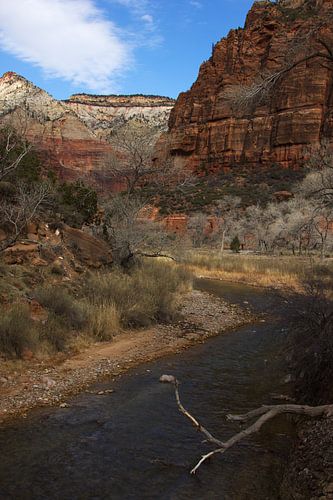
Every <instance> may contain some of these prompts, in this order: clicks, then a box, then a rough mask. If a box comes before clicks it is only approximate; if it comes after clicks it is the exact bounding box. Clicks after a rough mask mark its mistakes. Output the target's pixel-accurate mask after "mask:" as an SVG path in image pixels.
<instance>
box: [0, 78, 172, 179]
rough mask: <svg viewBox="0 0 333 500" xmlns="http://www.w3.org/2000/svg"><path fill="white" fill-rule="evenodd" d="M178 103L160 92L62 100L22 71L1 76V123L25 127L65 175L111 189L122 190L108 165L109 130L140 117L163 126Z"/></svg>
mask: <svg viewBox="0 0 333 500" xmlns="http://www.w3.org/2000/svg"><path fill="white" fill-rule="evenodd" d="M172 105H173V100H172V99H168V98H162V97H158V96H147V97H146V96H89V95H85V94H79V95H76V96H72V97H71V98H70V99H69V100H68V101H57V100H56V99H54V98H53V97H52V96H50V95H49V94H48V93H47V92H45V91H44V90H42V89H40V88H38V87H36V86H35V85H33V84H32V83H31V82H29V81H28V80H26V79H25V78H23V77H22V76H20V75H17V74H16V73H13V72H7V73H5V74H4V75H3V76H2V78H0V120H1V122H2V123H6V122H10V123H11V124H14V125H15V126H16V127H17V128H18V129H19V130H20V131H22V132H23V133H24V134H25V135H26V136H27V137H28V139H29V140H30V141H31V142H32V143H33V144H34V145H35V147H36V149H37V150H39V151H40V152H41V153H42V156H43V163H44V165H46V167H49V168H51V169H53V170H55V171H56V172H57V173H58V175H59V176H60V178H62V179H66V180H75V179H86V180H87V181H88V182H91V183H96V185H97V186H98V185H99V186H103V187H107V188H115V189H117V183H116V182H114V181H110V180H109V179H108V176H107V173H106V169H105V165H106V163H107V156H108V154H109V153H110V151H111V148H110V145H109V144H108V142H107V141H106V140H105V138H106V136H107V135H108V133H110V131H111V130H112V129H113V128H114V127H117V126H119V124H122V123H124V121H126V120H128V119H130V118H134V117H135V118H137V119H143V120H145V121H147V122H149V123H152V124H153V125H155V126H160V127H161V129H163V128H165V127H166V123H167V121H168V117H169V114H170V110H171V107H172ZM22 109H23V113H22ZM24 110H26V111H27V112H26V113H25V111H24ZM113 184H115V185H114V186H113Z"/></svg>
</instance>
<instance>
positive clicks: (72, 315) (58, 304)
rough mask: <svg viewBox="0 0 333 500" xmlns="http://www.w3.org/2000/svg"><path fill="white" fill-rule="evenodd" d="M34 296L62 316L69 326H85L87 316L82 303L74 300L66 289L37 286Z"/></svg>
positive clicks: (44, 305)
mask: <svg viewBox="0 0 333 500" xmlns="http://www.w3.org/2000/svg"><path fill="white" fill-rule="evenodd" d="M35 298H36V300H37V301H38V302H39V303H40V304H41V305H42V306H43V307H46V308H47V309H49V310H50V311H52V312H53V313H54V314H55V315H56V316H60V317H62V318H63V319H64V320H65V321H66V323H67V324H68V325H69V326H70V327H72V328H75V329H78V330H80V329H82V328H84V327H85V326H86V324H87V320H88V316H87V311H86V310H85V307H84V305H83V304H80V303H79V302H78V301H76V300H75V299H74V298H73V297H72V296H71V295H70V294H69V293H68V292H67V290H65V289H63V288H60V287H57V288H56V287H54V288H53V287H45V288H39V289H37V290H36V292H35Z"/></svg>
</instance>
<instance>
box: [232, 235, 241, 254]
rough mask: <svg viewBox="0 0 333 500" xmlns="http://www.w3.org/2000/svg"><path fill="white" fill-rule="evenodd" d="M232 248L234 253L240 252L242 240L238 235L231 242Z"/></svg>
mask: <svg viewBox="0 0 333 500" xmlns="http://www.w3.org/2000/svg"><path fill="white" fill-rule="evenodd" d="M230 250H232V251H233V252H234V253H239V251H240V241H239V238H238V236H235V237H234V238H233V240H232V242H231V243H230Z"/></svg>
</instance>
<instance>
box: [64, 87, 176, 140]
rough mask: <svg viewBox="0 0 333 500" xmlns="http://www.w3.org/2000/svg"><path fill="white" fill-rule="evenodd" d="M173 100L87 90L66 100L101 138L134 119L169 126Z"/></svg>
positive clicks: (165, 127)
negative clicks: (97, 93) (106, 94)
mask: <svg viewBox="0 0 333 500" xmlns="http://www.w3.org/2000/svg"><path fill="white" fill-rule="evenodd" d="M174 103H175V101H174V100H173V99H170V98H168V97H160V96H144V95H131V96H126V95H125V96H121V95H120V96H117V95H111V96H103V95H101V96H93V95H87V94H75V95H73V96H71V97H70V98H69V99H68V100H67V101H64V102H63V104H64V105H65V106H66V107H67V109H69V110H72V111H74V113H75V114H76V115H77V116H78V117H79V118H80V119H81V120H82V121H83V122H84V123H85V124H86V125H87V127H88V128H89V129H90V130H92V131H93V132H94V133H95V134H96V135H97V136H98V137H100V138H106V137H107V136H108V135H109V134H110V131H111V130H112V129H114V128H116V127H117V126H119V125H121V124H123V123H124V122H126V121H128V120H131V119H137V120H142V121H145V122H148V123H149V124H151V125H152V126H156V127H159V128H161V130H166V129H167V126H168V119H169V115H170V111H171V109H172V107H173V105H174Z"/></svg>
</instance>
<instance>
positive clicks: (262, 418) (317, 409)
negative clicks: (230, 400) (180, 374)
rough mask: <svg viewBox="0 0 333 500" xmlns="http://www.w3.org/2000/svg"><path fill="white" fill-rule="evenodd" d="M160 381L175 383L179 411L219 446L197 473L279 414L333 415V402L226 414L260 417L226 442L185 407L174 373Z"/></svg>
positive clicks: (235, 418)
mask: <svg viewBox="0 0 333 500" xmlns="http://www.w3.org/2000/svg"><path fill="white" fill-rule="evenodd" d="M160 382H166V383H170V384H173V386H174V389H175V396H176V401H177V406H178V408H179V411H180V412H181V413H182V414H183V415H185V417H187V418H188V419H189V420H190V421H191V423H192V425H193V426H194V427H195V428H196V429H197V430H198V431H200V432H202V433H203V434H204V435H205V436H206V438H207V441H209V442H210V443H213V444H215V445H217V446H218V448H216V449H215V450H213V451H210V452H209V453H207V454H206V455H203V456H202V457H201V459H200V460H199V462H198V463H197V464H196V465H195V467H193V469H192V470H191V474H195V473H196V471H197V470H198V469H199V467H200V466H201V465H202V464H203V462H205V461H206V460H207V459H208V458H211V457H212V456H213V455H216V454H217V453H224V452H225V451H226V450H228V449H229V448H231V447H232V446H234V445H235V444H237V443H238V442H239V441H241V440H242V439H244V438H245V437H247V436H250V435H251V434H254V433H255V432H259V430H260V429H261V427H262V426H263V425H264V424H265V423H266V422H268V420H271V419H272V418H274V417H276V416H277V415H281V414H283V413H290V414H296V415H306V416H309V417H313V418H316V417H317V418H318V417H324V418H325V417H326V418H327V417H333V404H331V405H322V406H307V405H294V404H283V405H269V406H261V407H260V408H256V409H255V410H252V411H250V412H248V413H245V414H244V415H226V418H227V420H231V421H237V422H247V421H248V420H251V419H252V418H256V417H259V418H258V419H257V420H256V421H255V422H254V423H253V424H252V425H251V426H250V427H247V428H246V429H244V430H242V431H241V432H238V433H237V434H235V435H234V436H232V437H231V438H230V439H228V441H225V442H224V441H221V440H219V439H217V438H215V437H214V436H213V435H212V434H211V433H210V432H209V431H208V430H207V429H206V428H205V427H203V425H201V424H200V422H199V421H198V420H197V419H196V418H195V417H193V415H191V414H190V413H189V412H188V411H187V410H186V408H184V406H183V405H182V403H181V400H180V396H179V390H178V387H179V382H178V380H177V379H176V377H174V376H173V375H162V376H161V378H160Z"/></svg>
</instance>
